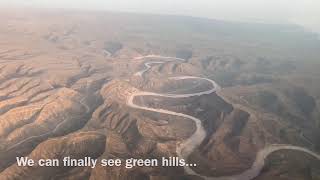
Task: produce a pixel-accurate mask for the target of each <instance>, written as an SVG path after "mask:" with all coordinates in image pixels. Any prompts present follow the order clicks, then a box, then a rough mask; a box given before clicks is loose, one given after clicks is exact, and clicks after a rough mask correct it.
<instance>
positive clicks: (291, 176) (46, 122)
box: [0, 1, 320, 180]
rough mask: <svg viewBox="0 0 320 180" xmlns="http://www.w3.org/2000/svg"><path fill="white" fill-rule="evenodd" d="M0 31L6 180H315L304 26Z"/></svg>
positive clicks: (6, 20)
mask: <svg viewBox="0 0 320 180" xmlns="http://www.w3.org/2000/svg"><path fill="white" fill-rule="evenodd" d="M70 2H71V1H70ZM0 21H1V23H0V179H1V180H48V179H52V180H67V179H68V180H72V179H74V180H78V179H81V180H177V179H178V180H180V179H181V180H199V179H201V180H207V179H211V180H221V179H223V180H226V179H227V180H229V179H237V180H251V179H254V180H270V179H272V180H310V179H311V180H318V179H319V178H320V160H319V158H320V156H319V153H320V72H319V69H320V61H319V57H320V51H319V49H320V42H319V40H317V39H316V35H315V34H313V33H310V32H307V31H304V30H303V29H302V28H301V27H298V26H294V25H288V24H282V25H270V24H263V23H241V22H228V21H221V20H210V19H207V18H206V19H203V18H192V17H186V16H171V15H150V14H136V13H119V12H106V11H83V10H80V9H77V10H70V9H34V8H25V9H22V8H16V9H14V8H12V9H3V10H2V11H0ZM20 156H28V157H30V158H32V159H35V160H37V159H44V158H49V159H59V160H61V159H62V158H63V157H68V156H70V157H72V158H76V159H83V158H84V157H91V158H94V159H96V158H97V159H99V160H101V159H109V158H119V159H122V160H125V159H128V158H138V159H146V158H148V159H150V158H155V159H161V158H162V157H166V158H168V157H179V158H183V159H185V160H186V161H187V162H188V163H190V164H196V166H193V167H187V166H185V167H162V166H156V167H146V166H143V167H134V168H132V169H128V168H125V167H123V166H121V167H102V166H100V165H97V166H96V167H94V168H91V167H81V166H79V167H78V166H77V167H41V166H33V167H19V166H18V165H17V163H16V157H20Z"/></svg>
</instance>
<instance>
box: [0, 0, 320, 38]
mask: <svg viewBox="0 0 320 180" xmlns="http://www.w3.org/2000/svg"><path fill="white" fill-rule="evenodd" d="M1 4H10V5H13V6H16V5H27V6H31V7H46V8H66V9H68V8H76V9H91V10H109V11H110V10H111V11H122V12H138V13H155V14H176V15H188V16H195V17H206V18H211V19H220V20H231V21H242V22H262V23H269V24H284V23H285V24H288V23H293V24H298V25H300V26H303V27H305V28H306V29H307V30H311V31H314V32H317V33H319V32H320V1H318V0H241V1H234V0H223V1H221V0H197V1H194V0H107V1H105V0H91V1H87V0H55V1H52V0H28V1H25V0H10V1H9V0H2V1H1V2H0V5H1Z"/></svg>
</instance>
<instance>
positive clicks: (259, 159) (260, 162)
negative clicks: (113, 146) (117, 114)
mask: <svg viewBox="0 0 320 180" xmlns="http://www.w3.org/2000/svg"><path fill="white" fill-rule="evenodd" d="M147 58H157V59H162V60H163V61H147V62H145V63H144V66H145V68H144V69H143V70H141V71H139V72H137V73H136V74H135V75H137V76H143V74H144V73H145V72H147V71H148V70H149V69H150V68H151V65H152V64H161V63H165V62H168V61H174V60H178V61H183V62H184V61H186V60H185V59H181V58H176V57H168V56H159V55H147V56H140V57H136V58H134V59H135V60H143V59H147ZM170 79H172V80H176V81H179V80H185V79H199V80H205V81H208V82H209V83H210V84H211V86H212V87H211V89H209V90H207V91H203V92H196V93H191V94H171V93H168V94H166V93H154V92H146V91H138V92H135V93H133V94H132V95H131V96H130V97H128V99H127V105H128V106H129V107H132V108H134V109H140V110H145V111H151V112H156V113H163V114H168V115H174V116H179V117H182V118H187V119H191V120H192V121H194V123H195V125H196V131H195V132H194V134H192V135H191V136H190V137H189V138H187V139H185V140H183V141H182V142H181V143H179V144H178V145H177V149H176V153H177V155H178V157H179V158H183V159H188V157H189V155H190V154H191V153H192V152H193V151H194V150H195V149H196V148H197V147H198V146H199V145H200V144H201V143H202V141H203V140H204V138H205V137H206V131H205V130H204V128H203V126H202V123H201V120H200V119H198V118H196V117H193V116H190V115H187V114H183V113H178V112H174V111H170V110H166V109H156V108H150V107H145V106H140V105H138V104H135V103H134V99H135V98H136V97H141V96H157V97H167V98H186V97H193V96H201V95H206V94H211V93H214V92H216V91H217V90H219V89H220V87H219V86H218V84H217V83H216V82H214V81H213V80H211V79H207V78H203V77H194V76H179V77H172V78H170ZM279 150H295V151H300V152H304V153H307V154H309V155H311V156H313V157H314V158H316V159H318V160H320V155H319V154H317V153H315V152H312V151H310V150H308V149H306V148H303V147H298V146H293V145H288V144H271V145H268V146H266V147H264V148H263V149H261V150H259V151H258V153H257V155H256V159H255V161H254V162H253V164H252V166H251V168H249V169H248V170H245V171H244V172H242V173H240V174H236V175H231V176H221V177H207V176H203V175H201V174H198V173H196V172H195V171H193V169H191V168H190V167H188V166H185V167H184V169H185V171H186V173H188V174H190V175H196V176H200V177H202V178H204V179H207V180H251V179H253V178H255V177H257V176H258V175H259V174H260V172H261V170H262V168H263V167H264V164H265V159H266V158H267V157H268V156H269V155H270V154H271V153H273V152H275V151H279Z"/></svg>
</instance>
